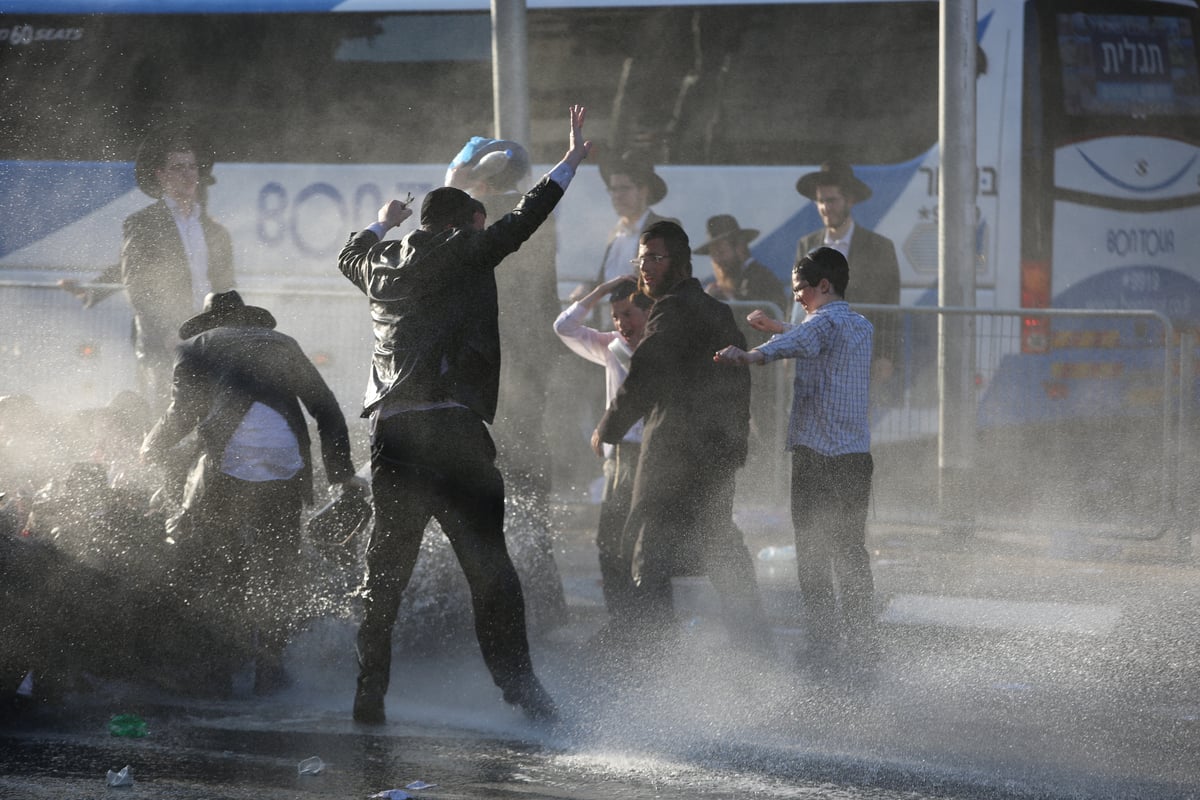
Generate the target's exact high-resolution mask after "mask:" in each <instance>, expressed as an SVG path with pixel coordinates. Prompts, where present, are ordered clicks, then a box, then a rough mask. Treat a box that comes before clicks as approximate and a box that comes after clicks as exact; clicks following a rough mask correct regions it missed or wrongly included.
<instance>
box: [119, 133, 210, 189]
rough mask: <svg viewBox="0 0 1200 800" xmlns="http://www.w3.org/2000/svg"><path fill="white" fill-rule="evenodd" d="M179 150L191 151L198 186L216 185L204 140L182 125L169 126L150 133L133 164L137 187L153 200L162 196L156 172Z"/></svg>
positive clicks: (208, 146) (206, 142) (208, 151)
mask: <svg viewBox="0 0 1200 800" xmlns="http://www.w3.org/2000/svg"><path fill="white" fill-rule="evenodd" d="M181 150H191V151H192V152H193V153H194V154H195V156H196V165H197V166H198V167H199V168H200V185H201V186H212V185H213V184H214V183H216V182H217V179H216V178H214V177H213V176H212V169H213V162H214V161H215V160H216V156H215V154H214V153H213V150H212V147H211V146H210V145H209V143H208V141H207V140H206V139H204V138H203V137H202V136H200V134H198V133H197V132H196V131H195V130H193V129H192V128H190V127H188V126H186V125H172V126H162V127H158V128H155V129H154V130H152V131H150V133H148V134H147V135H146V138H145V139H143V140H142V143H141V145H140V146H139V147H138V151H137V160H136V161H134V164H133V177H134V180H136V181H137V185H138V188H139V189H141V190H142V191H143V192H145V193H146V194H148V195H150V196H151V197H153V198H154V199H156V200H157V199H159V198H160V197H162V186H160V185H159V183H158V175H157V174H156V173H157V172H158V170H159V169H161V168H162V167H163V165H164V164H166V161H167V156H168V155H169V154H170V153H176V152H179V151H181Z"/></svg>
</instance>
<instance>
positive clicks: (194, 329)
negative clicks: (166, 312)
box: [179, 289, 275, 339]
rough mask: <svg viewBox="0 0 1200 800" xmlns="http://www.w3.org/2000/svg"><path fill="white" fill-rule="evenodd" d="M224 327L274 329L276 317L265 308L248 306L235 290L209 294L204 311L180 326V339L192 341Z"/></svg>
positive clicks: (205, 299) (205, 300)
mask: <svg viewBox="0 0 1200 800" xmlns="http://www.w3.org/2000/svg"><path fill="white" fill-rule="evenodd" d="M224 325H238V326H242V327H252V328H274V327H275V317H274V316H273V315H272V314H271V312H270V311H267V310H266V309H265V308H259V307H258V306H248V305H246V303H245V302H244V301H243V300H242V296H241V295H240V294H238V293H237V292H236V291H234V290H233V289H230V290H229V291H228V292H209V293H208V296H207V297H205V298H204V310H203V311H201V312H200V313H199V314H197V315H196V316H194V317H192V318H191V319H189V320H187V321H186V322H184V323H183V324H182V325H180V326H179V338H180V339H190V338H192V337H193V336H196V335H197V334H201V333H204V332H205V331H207V330H212V329H213V328H219V327H222V326H224Z"/></svg>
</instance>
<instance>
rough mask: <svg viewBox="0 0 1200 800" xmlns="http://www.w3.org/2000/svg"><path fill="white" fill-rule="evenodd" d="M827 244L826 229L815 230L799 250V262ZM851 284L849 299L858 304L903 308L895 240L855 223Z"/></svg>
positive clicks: (852, 238)
mask: <svg viewBox="0 0 1200 800" xmlns="http://www.w3.org/2000/svg"><path fill="white" fill-rule="evenodd" d="M824 243H825V231H824V229H821V230H816V231H813V232H812V233H810V234H808V235H807V236H805V237H803V238H802V239H801V240H800V243H799V245H798V246H797V247H796V260H797V261H799V260H800V259H801V258H803V257H804V256H805V255H807V254H808V253H809V252H810V251H812V250H816V249H817V248H818V247H821V246H823V245H824ZM849 262H850V284H849V285H848V286H847V287H846V300H847V301H848V302H849V303H850V304H851V305H854V304H855V303H872V304H878V305H887V306H896V305H900V264H899V262H898V261H897V260H896V246H895V245H893V244H892V240H891V239H889V238H887V237H886V236H883V235H881V234H878V233H876V232H875V231H872V230H868V229H867V228H864V227H863V226H862V225H859V224H858V223H855V225H854V235H853V236H851V237H850V258H849Z"/></svg>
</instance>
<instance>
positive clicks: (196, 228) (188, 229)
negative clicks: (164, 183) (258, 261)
mask: <svg viewBox="0 0 1200 800" xmlns="http://www.w3.org/2000/svg"><path fill="white" fill-rule="evenodd" d="M163 199H164V200H165V201H166V204H167V208H168V209H170V210H171V216H172V217H173V218H174V220H175V227H176V228H177V229H178V230H179V238H180V239H181V240H182V241H183V252H184V253H185V254H186V255H187V260H188V269H189V270H190V271H191V273H192V308H193V309H196V310H198V309H201V308H203V307H204V296H205V295H207V294H208V293H209V292H211V291H212V284H210V283H209V282H208V243H207V242H206V241H204V228H203V227H202V226H201V225H200V206H199V204H196V203H193V204H192V213H191V214H189V215H187V216H185V215H184V213H183V210H182V209H181V208H180V207H179V204H178V203H176V202H175V201H174V200H172V199H171V198H169V197H167V198H163Z"/></svg>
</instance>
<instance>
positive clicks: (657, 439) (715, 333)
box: [599, 278, 750, 580]
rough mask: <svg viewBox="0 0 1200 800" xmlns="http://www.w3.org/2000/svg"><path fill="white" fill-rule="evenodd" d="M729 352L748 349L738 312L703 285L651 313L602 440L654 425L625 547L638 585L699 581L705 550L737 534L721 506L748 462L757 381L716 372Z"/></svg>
mask: <svg viewBox="0 0 1200 800" xmlns="http://www.w3.org/2000/svg"><path fill="white" fill-rule="evenodd" d="M728 345H737V346H738V347H741V348H745V346H746V338H745V337H744V336H743V335H742V333H741V332H740V331H739V330H738V327H737V323H736V322H735V321H734V318H733V312H732V311H731V310H730V308H729V306H727V305H725V304H724V303H722V302H721V301H720V300H717V299H716V298H714V297H711V296H709V295H708V294H705V292H704V289H703V288H702V287H701V285H700V282H699V281H697V280H696V279H695V278H687V279H685V280H683V281H680V282H679V283H678V284H676V285H675V286H674V287H672V289H671V291H670V293H668V294H667V295H665V296H663V297H661V298H659V299H658V301H657V302H656V303H655V304H654V308H653V309H651V311H650V318H649V319H648V320H647V322H646V331H645V334H644V336H643V339H642V341H641V343H640V344H639V345H638V346H637V349H636V350H634V351H633V359H632V361H631V363H630V368H629V375H628V376H627V377H626V378H625V383H624V384H623V385H622V386H621V389H620V391H618V392H617V396H616V397H615V398H614V399H613V401H612V403H611V404H610V405H609V408H608V411H607V412H606V413H605V414H604V417H603V419H601V420H600V425H599V430H600V438H601V439H602V440H603V441H605V442H618V441H620V440H621V437H622V436H623V435H624V433H625V431H627V430H628V429H629V427H630V426H631V425H632V424H633V423H634V422H636V421H637V420H638V419H640V418H645V427H644V429H643V431H642V448H641V454H640V457H639V459H638V466H637V473H636V474H635V475H634V479H633V496H632V498H631V502H630V511H629V518H628V520H627V521H626V526H625V533H624V537H623V539H624V542H623V548H625V549H626V552H628V554H629V555H630V557H631V558H632V559H633V562H632V563H633V571H634V576H635V580H639V577H638V576H645V575H647V574H651V573H655V572H658V573H660V574H661V573H670V574H695V573H696V570H697V569H698V568H699V557H700V555H701V553H702V550H703V548H698V547H697V546H696V545H697V544H698V543H699V542H701V541H703V540H704V539H706V538H709V537H712V536H717V537H718V538H720V537H722V536H725V535H728V533H729V531H730V530H731V529H732V526H733V521H732V519H731V518H730V516H729V515H730V513H731V509H732V506H731V505H728V506H726V505H724V504H722V503H720V502H713V501H714V499H715V498H717V497H720V496H724V497H725V498H726V500H727V501H728V503H730V504H731V503H732V496H733V489H734V485H733V484H734V479H735V473H736V470H737V468H738V467H740V466H742V465H743V464H744V463H745V461H746V449H747V438H748V436H749V430H750V371H749V369H748V368H747V367H729V366H723V365H718V364H715V363H714V362H713V355H714V354H715V353H716V352H717V351H718V350H720V349H722V348H724V347H726V346H728ZM703 509H707V511H702V510H703ZM710 512H711V513H710ZM714 514H715V516H714ZM681 524H682V525H683V527H682V528H681V527H680V526H681Z"/></svg>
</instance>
